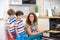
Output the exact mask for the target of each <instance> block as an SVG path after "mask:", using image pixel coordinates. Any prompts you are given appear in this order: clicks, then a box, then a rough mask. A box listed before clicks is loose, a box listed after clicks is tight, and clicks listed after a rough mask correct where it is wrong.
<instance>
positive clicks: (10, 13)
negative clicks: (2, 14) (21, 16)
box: [7, 9, 15, 17]
mask: <svg viewBox="0 0 60 40" xmlns="http://www.w3.org/2000/svg"><path fill="white" fill-rule="evenodd" d="M7 14H8V15H9V16H10V17H13V16H14V15H15V11H14V10H13V9H9V10H8V11H7Z"/></svg>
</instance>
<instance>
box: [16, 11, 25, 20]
mask: <svg viewBox="0 0 60 40" xmlns="http://www.w3.org/2000/svg"><path fill="white" fill-rule="evenodd" d="M23 15H24V13H23V12H22V11H17V12H16V17H17V18H18V19H21V18H22V17H23Z"/></svg>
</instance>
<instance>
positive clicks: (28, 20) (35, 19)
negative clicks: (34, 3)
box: [26, 13, 37, 25]
mask: <svg viewBox="0 0 60 40" xmlns="http://www.w3.org/2000/svg"><path fill="white" fill-rule="evenodd" d="M31 14H32V15H33V16H34V23H36V22H37V16H36V15H35V14H34V13H29V15H28V16H27V20H26V23H27V24H28V25H32V24H31V21H30V19H29V17H30V15H31Z"/></svg>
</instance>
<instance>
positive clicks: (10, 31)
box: [6, 9, 16, 40]
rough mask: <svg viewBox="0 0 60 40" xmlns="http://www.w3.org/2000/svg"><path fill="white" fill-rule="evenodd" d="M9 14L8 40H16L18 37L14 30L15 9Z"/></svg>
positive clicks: (7, 24) (9, 11)
mask: <svg viewBox="0 0 60 40" xmlns="http://www.w3.org/2000/svg"><path fill="white" fill-rule="evenodd" d="M7 14H8V15H9V18H8V19H7V23H6V27H7V33H8V40H14V39H15V35H16V34H15V30H14V22H15V21H16V17H15V11H14V10H13V9H9V10H8V12H7Z"/></svg>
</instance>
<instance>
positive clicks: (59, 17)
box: [24, 15, 60, 18]
mask: <svg viewBox="0 0 60 40" xmlns="http://www.w3.org/2000/svg"><path fill="white" fill-rule="evenodd" d="M24 18H27V16H26V15H25V16H24ZM38 18H60V17H58V16H49V17H48V16H38Z"/></svg>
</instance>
